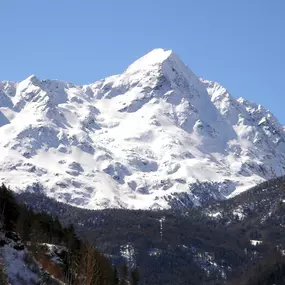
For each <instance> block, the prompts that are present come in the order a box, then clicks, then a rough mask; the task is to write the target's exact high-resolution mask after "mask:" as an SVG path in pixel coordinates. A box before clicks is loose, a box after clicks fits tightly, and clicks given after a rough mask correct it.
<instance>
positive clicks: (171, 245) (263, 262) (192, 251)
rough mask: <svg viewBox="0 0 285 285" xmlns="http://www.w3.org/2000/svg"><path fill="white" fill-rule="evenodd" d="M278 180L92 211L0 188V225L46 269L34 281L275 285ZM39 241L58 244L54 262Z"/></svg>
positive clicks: (284, 212) (280, 205)
mask: <svg viewBox="0 0 285 285" xmlns="http://www.w3.org/2000/svg"><path fill="white" fill-rule="evenodd" d="M284 182H285V179H284V178H278V179H274V180H271V181H268V182H266V183H263V184H261V185H259V186H257V187H254V188H253V189H251V190H249V191H248V192H245V193H244V194H241V195H239V196H238V197H236V198H233V199H230V200H227V201H222V202H208V204H205V205H204V206H203V208H185V209H180V210H179V211H178V210H176V211H174V210H164V211H142V210H137V211H134V210H124V209H106V210H97V211H92V210H86V209H80V208H76V207H72V206H69V205H66V204H62V203H59V202H56V201H54V200H52V199H49V198H47V197H45V196H43V195H39V194H35V193H22V194H20V195H15V194H13V193H12V192H11V191H10V190H9V189H7V188H6V186H4V185H3V186H1V188H0V209H1V229H2V232H5V233H6V235H7V234H8V235H13V234H15V235H18V236H19V239H20V240H21V242H22V243H23V246H24V247H25V249H26V250H28V251H29V252H30V253H32V256H33V258H35V259H36V260H37V262H38V263H39V264H41V266H42V267H43V268H44V269H46V270H45V274H43V278H42V279H41V280H42V281H41V282H46V281H45V278H47V276H48V274H50V275H52V276H54V277H56V279H57V280H60V281H62V282H64V284H106V285H107V284H133V285H135V284H141V285H142V284H153V285H156V284H157V285H160V284H169V285H180V284H190V285H191V284H193V285H196V284H197V285H198V284H199V285H200V284H201V285H203V284H205V285H206V284H207V285H209V284H210V285H211V284H212V285H214V284H215V285H223V284H224V285H238V284H239V285H259V284H260V285H261V284H262V285H272V284H276V285H279V284H284V282H285V279H284V276H285V258H284V252H285V251H284V247H285V230H284V228H285V227H284V226H285V224H284V223H285V220H284V216H285V206H284V202H283V201H284V200H285V183H284ZM253 197H254V199H253ZM254 242H255V243H254ZM46 244H47V245H50V244H52V245H56V246H58V247H61V248H64V250H61V252H60V254H59V256H60V258H61V260H62V262H61V263H60V264H53V263H52V262H51V260H50V259H49V258H47V257H46V254H45V253H46V248H45V245H46ZM2 246H3V244H2ZM21 246H22V245H21V244H18V247H20V248H21ZM3 272H4V271H3ZM2 275H3V276H2V277H1V278H2V279H3V280H5V274H2ZM3 282H4V281H3ZM0 284H2V283H0ZM3 284H6V283H3ZM40 284H41V283H40ZM42 284H46V283H42ZM48 284H52V283H48Z"/></svg>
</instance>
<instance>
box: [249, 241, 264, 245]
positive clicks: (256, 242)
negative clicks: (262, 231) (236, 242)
mask: <svg viewBox="0 0 285 285" xmlns="http://www.w3.org/2000/svg"><path fill="white" fill-rule="evenodd" d="M250 243H251V244H252V245H253V246H257V245H260V244H262V241H261V240H250Z"/></svg>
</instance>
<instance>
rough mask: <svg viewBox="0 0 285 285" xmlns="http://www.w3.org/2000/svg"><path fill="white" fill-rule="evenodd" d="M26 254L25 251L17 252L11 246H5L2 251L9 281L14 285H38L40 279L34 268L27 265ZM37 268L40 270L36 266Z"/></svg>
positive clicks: (0, 252)
mask: <svg viewBox="0 0 285 285" xmlns="http://www.w3.org/2000/svg"><path fill="white" fill-rule="evenodd" d="M25 253H26V252H25V251H23V250H22V251H17V250H15V249H13V248H12V247H11V246H9V245H5V246H4V247H2V248H1V249H0V254H1V256H2V259H3V262H4V264H5V266H6V268H7V273H8V277H9V280H10V282H11V283H12V284H13V285H22V284H36V282H37V281H38V279H39V276H38V275H37V274H36V273H35V272H33V270H32V268H30V267H29V266H28V265H27V264H26V263H25V261H24V255H25ZM35 268H36V269H37V270H39V268H37V267H36V265H35Z"/></svg>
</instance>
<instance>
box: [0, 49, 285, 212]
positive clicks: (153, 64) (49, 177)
mask: <svg viewBox="0 0 285 285" xmlns="http://www.w3.org/2000/svg"><path fill="white" fill-rule="evenodd" d="M0 153H1V156H0V171H1V172H0V173H1V175H0V179H1V182H4V183H7V184H8V185H10V186H11V188H12V189H14V190H15V191H22V190H28V191H41V192H43V193H45V194H46V195H48V196H50V197H54V198H56V199H58V200H61V201H64V202H66V203H70V204H74V205H79V206H82V207H88V208H104V207H126V208H144V209H145V208H158V207H162V208H167V207H170V206H173V207H175V206H181V205H189V204H196V205H197V204H199V203H201V201H204V200H207V199H210V198H215V199H224V198H226V197H229V196H231V195H235V194H237V193H239V192H240V191H243V190H246V189H248V188H249V187H250V186H252V185H255V184H256V183H258V182H259V181H262V180H264V179H268V178H272V177H274V176H279V175H283V174H285V156H284V153H285V131H284V127H283V126H281V125H280V124H279V123H278V121H277V119H276V118H275V117H274V116H273V115H272V114H271V113H270V112H269V111H267V110H265V109H263V108H262V106H260V105H256V104H254V103H250V102H248V101H247V100H245V99H242V98H241V99H235V98H233V97H232V96H231V95H230V93H229V92H228V91H227V90H226V89H225V88H224V87H223V86H221V85H220V84H218V83H215V82H211V81H206V80H203V79H200V78H199V77H197V76H196V75H195V74H194V73H193V72H192V71H191V70H190V69H189V68H188V67H187V66H186V65H185V64H184V63H183V62H182V61H181V60H180V59H179V57H178V56H177V55H175V54H174V53H173V52H172V51H165V50H163V49H155V50H153V51H151V52H150V53H149V54H147V55H145V56H144V57H142V58H141V59H139V60H137V61H136V62H135V63H133V64H132V65H130V66H129V67H128V68H127V69H126V70H125V71H124V72H123V73H122V74H120V75H115V76H112V77H109V78H106V79H103V80H100V81H97V82H95V83H93V84H90V85H85V86H75V85H73V84H71V83H67V82H62V81H58V80H40V79H38V78H37V77H36V76H31V77H29V78H27V79H26V80H24V81H22V82H19V83H15V82H1V83H0Z"/></svg>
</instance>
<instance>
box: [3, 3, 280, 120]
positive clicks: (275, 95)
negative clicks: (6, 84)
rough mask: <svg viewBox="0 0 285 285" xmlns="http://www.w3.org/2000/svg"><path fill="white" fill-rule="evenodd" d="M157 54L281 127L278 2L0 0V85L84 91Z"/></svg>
mask: <svg viewBox="0 0 285 285" xmlns="http://www.w3.org/2000/svg"><path fill="white" fill-rule="evenodd" d="M157 47H161V48H166V49H172V50H174V51H175V52H176V53H177V54H178V55H180V57H181V58H182V59H183V60H184V62H185V63H186V64H187V65H188V66H189V67H190V68H191V69H192V70H193V71H194V72H195V73H196V74H198V75H199V76H201V77H204V78H206V79H209V80H215V81H218V82H220V83H222V84H223V85H224V86H225V87H227V88H228V89H229V90H230V92H231V93H232V95H233V96H235V97H245V98H246V99H249V100H252V101H255V102H256V103H260V104H262V105H264V106H265V107H266V108H268V109H270V110H271V111H272V112H273V113H274V114H275V115H276V116H277V118H278V119H279V120H280V122H281V123H283V124H285V114H284V107H285V100H284V96H285V91H284V85H285V71H284V66H285V54H284V53H285V0H103V1H101V0H100V1H99V0H0V80H14V81H19V80H23V79H24V78H26V77H28V76H29V75H31V74H35V75H37V76H38V77H39V78H41V79H46V78H50V79H61V80H67V81H71V82H73V83H76V84H87V83H91V82H94V81H96V80H97V79H100V78H104V77H106V76H109V75H113V74H117V73H121V72H122V71H123V70H124V69H125V68H126V67H127V66H128V65H129V64H130V63H132V62H133V61H134V60H135V59H137V58H139V57H140V56H142V55H144V54H145V53H147V52H148V51H150V50H152V49H153V48H157Z"/></svg>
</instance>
